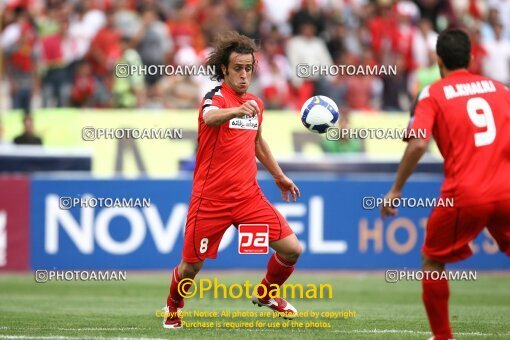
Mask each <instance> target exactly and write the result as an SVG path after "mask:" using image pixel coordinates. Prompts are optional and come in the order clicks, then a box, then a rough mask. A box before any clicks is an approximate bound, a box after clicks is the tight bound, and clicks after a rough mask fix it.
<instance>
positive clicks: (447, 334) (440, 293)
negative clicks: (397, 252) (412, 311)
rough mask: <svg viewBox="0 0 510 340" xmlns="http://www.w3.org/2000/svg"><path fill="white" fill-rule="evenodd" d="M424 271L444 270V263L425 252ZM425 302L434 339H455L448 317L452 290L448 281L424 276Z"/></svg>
mask: <svg viewBox="0 0 510 340" xmlns="http://www.w3.org/2000/svg"><path fill="white" fill-rule="evenodd" d="M422 268H423V271H431V272H432V271H437V272H443V271H444V268H445V265H444V263H441V262H438V261H434V260H432V259H430V258H428V257H427V256H426V255H425V254H423V262H422ZM422 288H423V303H424V305H425V310H426V311H427V316H428V319H429V324H430V328H431V329H432V333H433V334H434V337H433V339H434V340H447V339H453V335H452V329H451V327H450V321H449V318H448V298H449V297H450V290H449V288H448V281H447V280H445V279H439V280H431V279H430V278H424V279H423V281H422Z"/></svg>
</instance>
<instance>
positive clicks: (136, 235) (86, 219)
mask: <svg viewBox="0 0 510 340" xmlns="http://www.w3.org/2000/svg"><path fill="white" fill-rule="evenodd" d="M295 182H296V184H297V185H298V186H299V188H300V190H301V194H302V197H301V198H300V199H298V201H297V202H291V203H286V202H283V201H282V199H281V198H280V192H279V190H278V188H277V187H276V186H275V185H274V183H273V181H272V180H268V179H266V180H264V179H263V180H260V181H259V183H260V186H261V187H262V190H263V191H264V193H265V195H266V196H267V198H268V199H269V200H270V201H271V202H273V204H274V205H275V206H276V207H277V209H278V210H279V211H280V212H281V213H282V214H283V216H284V217H285V218H286V219H287V221H288V222H289V224H290V226H291V227H292V229H293V230H294V232H295V233H296V235H297V237H298V239H299V240H300V241H301V243H302V245H303V248H304V252H303V255H302V256H301V258H300V260H299V268H307V269H388V268H395V269H397V268H416V269H417V268H419V267H420V248H421V245H422V243H423V238H424V232H425V225H426V221H427V217H428V215H429V213H430V211H431V208H418V207H415V208H400V209H399V216H398V217H396V218H390V219H388V220H386V221H383V220H382V219H381V218H380V215H379V210H378V209H370V207H367V206H365V207H364V206H363V205H364V202H365V205H371V204H372V203H371V202H369V201H370V200H371V199H370V198H369V199H368V200H369V201H367V199H366V198H365V201H364V197H374V198H377V197H382V195H384V194H385V193H386V192H387V190H388V189H389V188H390V186H391V181H390V178H380V179H378V178H376V177H374V176H370V177H346V178H341V179H323V180H317V179H313V180H312V179H299V178H298V179H295ZM440 182H441V178H430V177H429V178H423V179H413V180H412V181H410V182H409V183H408V185H407V186H406V189H405V191H404V193H403V196H405V197H415V198H430V199H433V198H435V197H436V196H437V195H438V192H439V187H440ZM190 191H191V181H190V180H183V179H176V180H154V179H147V180H138V179H137V180H118V179H108V180H101V179H65V180H63V179H51V178H34V179H33V180H32V196H31V212H32V215H31V233H30V234H31V267H32V269H168V268H171V267H173V266H174V265H175V264H176V263H178V261H180V258H181V251H182V243H183V234H184V225H185V221H186V214H187V208H188V202H189V196H190ZM89 196H90V197H95V198H96V199H100V198H113V199H115V198H118V199H123V198H124V199H140V200H142V199H146V200H147V199H149V200H150V205H149V206H143V207H129V208H105V207H102V208H101V207H95V208H94V207H84V206H78V205H76V206H72V207H70V206H67V207H66V206H64V207H63V206H62V204H64V205H65V204H67V203H66V202H63V201H62V197H63V198H64V199H65V200H67V199H71V200H72V199H76V198H83V197H89ZM367 202H368V203H367ZM472 249H473V251H474V253H475V255H474V256H473V257H471V258H470V259H469V260H467V261H464V262H461V263H459V264H455V265H453V266H452V267H451V268H466V269H510V261H509V259H508V258H507V257H506V256H504V255H503V254H501V253H500V252H499V251H498V247H497V245H496V244H495V242H494V241H493V240H492V239H491V237H490V235H489V234H488V233H487V232H486V231H484V233H482V234H481V235H480V236H479V237H478V238H477V239H476V240H475V241H474V242H473V244H472ZM268 256H269V255H257V254H238V236H237V230H236V229H235V228H234V227H231V228H230V229H229V230H228V231H227V233H226V234H225V236H224V238H223V240H222V243H221V245H220V251H219V253H218V258H217V259H216V260H207V261H206V265H205V266H206V268H217V269H227V268H258V269H263V268H265V266H266V263H267V258H268Z"/></svg>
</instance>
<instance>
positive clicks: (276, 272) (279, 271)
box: [257, 253, 297, 300]
mask: <svg viewBox="0 0 510 340" xmlns="http://www.w3.org/2000/svg"><path fill="white" fill-rule="evenodd" d="M296 262H297V261H293V262H291V261H287V260H284V259H283V258H282V257H281V256H280V255H278V254H277V253H274V254H273V255H272V256H271V258H270V259H269V262H268V263H267V272H266V276H265V277H264V278H263V279H262V281H261V282H260V283H261V284H262V285H264V286H265V287H266V291H265V293H266V294H264V288H262V287H260V286H259V287H258V289H257V295H258V296H260V297H261V299H263V300H265V299H266V298H267V296H268V295H269V292H270V291H271V289H273V288H274V286H273V287H271V285H272V284H277V285H278V286H281V285H282V284H283V283H284V282H285V281H287V279H288V278H289V276H290V274H292V272H293V271H294V265H295V264H296Z"/></svg>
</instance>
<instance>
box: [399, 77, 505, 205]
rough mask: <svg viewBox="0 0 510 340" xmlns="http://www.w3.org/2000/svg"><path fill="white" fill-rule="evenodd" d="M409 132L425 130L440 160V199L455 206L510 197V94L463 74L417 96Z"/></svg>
mask: <svg viewBox="0 0 510 340" xmlns="http://www.w3.org/2000/svg"><path fill="white" fill-rule="evenodd" d="M409 128H410V129H414V131H413V132H414V134H415V135H416V134H418V133H419V131H418V130H416V129H426V133H425V134H426V139H427V140H428V139H429V138H430V136H431V135H433V137H434V139H435V140H436V143H437V146H438V147H439V150H440V151H441V154H442V155H443V157H444V174H445V180H444V183H443V186H442V188H441V195H442V196H443V197H445V198H453V200H454V204H455V206H456V207H461V206H468V205H475V204H482V203H488V202H493V201H498V200H504V199H509V198H510V180H509V176H510V92H509V91H508V89H507V88H506V87H505V86H503V85H502V84H500V83H498V82H496V81H493V80H491V79H489V78H486V77H483V76H479V75H474V74H472V73H469V72H468V71H466V70H458V71H455V72H452V73H450V74H449V75H448V76H447V77H445V78H444V79H441V80H439V81H437V82H435V83H433V84H432V85H430V86H427V87H425V88H424V89H423V90H422V91H421V92H420V94H419V95H418V98H417V101H416V103H415V105H414V108H413V110H412V111H411V122H410V123H409Z"/></svg>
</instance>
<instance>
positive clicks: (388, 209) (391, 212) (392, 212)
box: [381, 190, 401, 220]
mask: <svg viewBox="0 0 510 340" xmlns="http://www.w3.org/2000/svg"><path fill="white" fill-rule="evenodd" d="M400 197H401V193H400V192H397V191H392V190H390V192H388V193H387V194H386V196H384V199H383V204H382V206H381V217H382V219H383V220H385V219H386V218H388V217H390V216H397V214H398V209H397V208H395V207H392V206H391V205H389V204H388V203H386V202H392V201H393V200H394V199H398V198H400Z"/></svg>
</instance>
